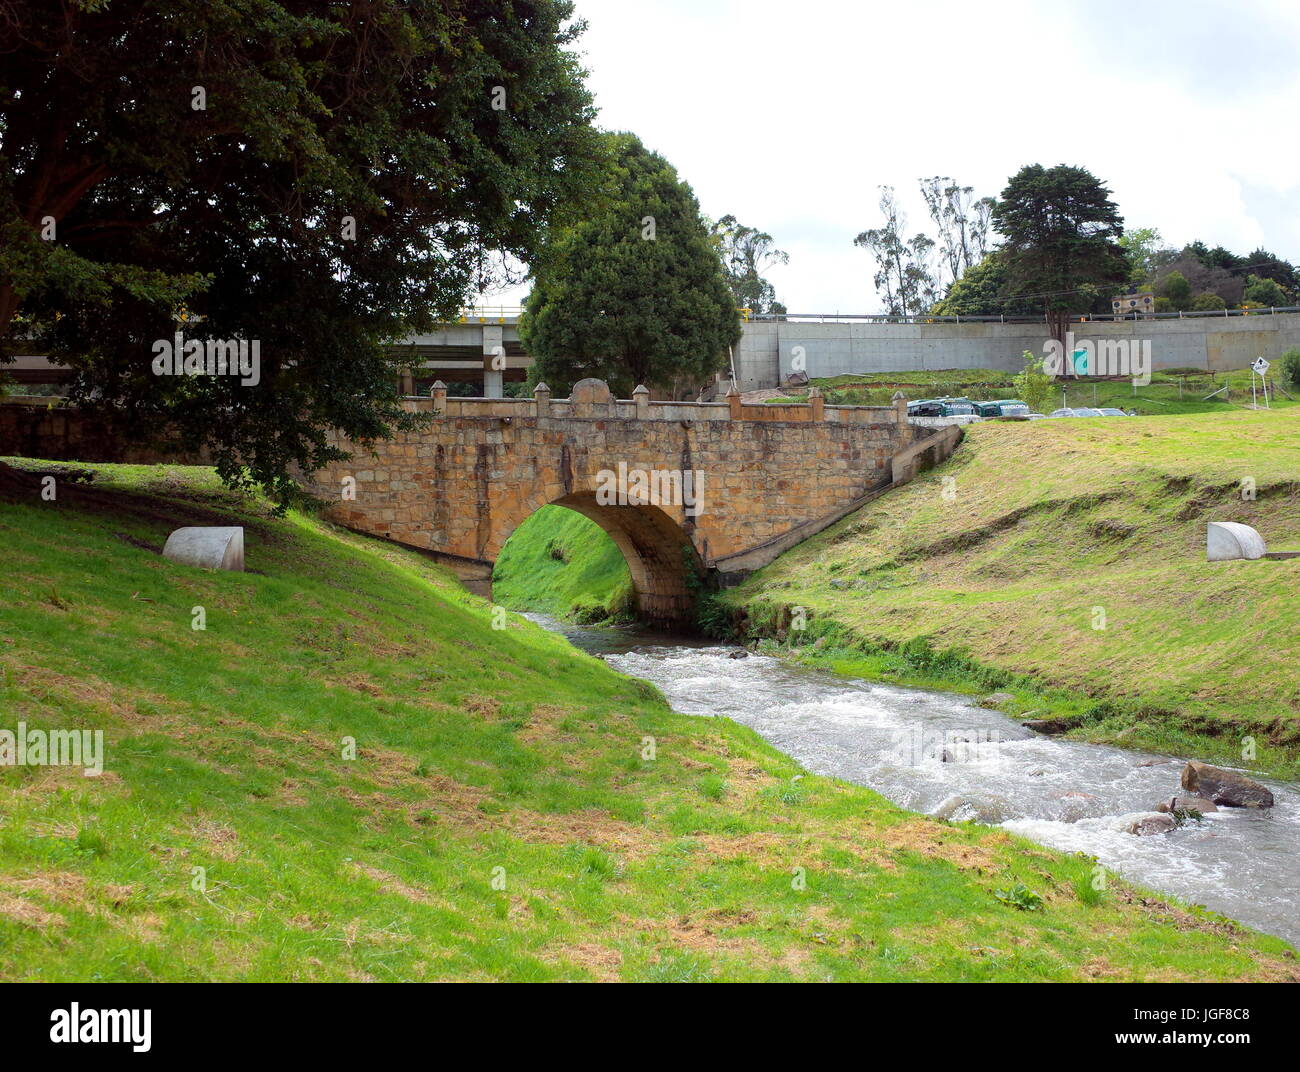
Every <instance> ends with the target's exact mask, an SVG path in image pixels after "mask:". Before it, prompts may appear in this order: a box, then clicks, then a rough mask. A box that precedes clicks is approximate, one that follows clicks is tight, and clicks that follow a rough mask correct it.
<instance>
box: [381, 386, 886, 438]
mask: <svg viewBox="0 0 1300 1072" xmlns="http://www.w3.org/2000/svg"><path fill="white" fill-rule="evenodd" d="M640 391H645V388H641V387H638V388H637V391H636V392H633V393H634V394H636V393H637V392H640ZM649 394H650V393H649V391H645V394H644V395H640V396H639V397H636V398H613V397H610V398H608V399H604V400H583V401H577V402H575V401H574V400H573V399H571V398H552V397H551V393H550V390H549V389H546V388H545V385H539V389H538V390H536V391H534V393H533V397H532V398H453V397H449V396H448V394H447V388H446V386H445V385H443V384H442V383H441V381H440V382H439V383H437V384H434V387H433V391H432V392H431V394H430V396H429V397H427V398H425V397H414V396H412V397H408V398H406V399H405V400H404V401H403V406H404V407H405V408H406V409H407V410H409V411H411V412H416V413H431V414H433V415H434V416H437V417H509V418H515V417H552V418H563V419H566V420H569V419H579V420H580V419H584V418H586V419H595V420H624V421H630V420H641V421H647V420H648V421H764V422H769V423H788V422H792V421H797V422H806V421H832V422H836V423H839V424H896V425H900V426H902V427H907V425H908V420H907V405H906V402H904V403H903V405H902V406H901V407H899V406H898V405H897V404H896V405H893V406H826V405H823V404H821V398H820V396H815V397H814V398H813V400H812V401H810V402H790V403H773V404H770V405H769V404H767V403H761V404H757V405H755V404H752V403H751V404H742V403H741V402H740V401H739V396H737V395H731V396H729V397H728V400H727V401H726V402H674V401H667V400H663V401H653V402H652V401H650V398H649Z"/></svg>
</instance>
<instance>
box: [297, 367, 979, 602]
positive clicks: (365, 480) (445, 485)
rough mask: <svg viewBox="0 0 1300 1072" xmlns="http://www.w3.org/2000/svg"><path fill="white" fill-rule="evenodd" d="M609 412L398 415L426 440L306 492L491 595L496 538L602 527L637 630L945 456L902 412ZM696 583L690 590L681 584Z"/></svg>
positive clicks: (586, 400)
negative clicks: (554, 520)
mask: <svg viewBox="0 0 1300 1072" xmlns="http://www.w3.org/2000/svg"><path fill="white" fill-rule="evenodd" d="M810 394H811V397H810V399H809V401H808V402H806V403H791V404H780V405H745V404H742V402H741V399H740V396H739V395H737V394H735V393H733V394H731V395H729V396H728V397H727V399H726V401H725V402H717V403H694V402H652V401H650V395H649V392H648V391H647V390H646V389H645V388H644V387H639V388H637V390H636V391H635V392H634V397H633V398H632V399H630V400H620V399H615V398H613V397H612V396H611V394H610V391H609V389H608V387H607V386H606V385H605V384H604V383H603V382H601V381H599V380H584V381H582V382H581V383H579V384H577V385H575V387H574V389H573V391H572V395H571V397H570V398H568V399H552V398H551V397H550V391H549V390H548V389H547V388H546V387H545V385H539V386H538V388H537V390H536V391H535V392H534V395H533V397H532V398H522V399H509V398H493V399H463V398H448V397H447V392H446V389H445V387H444V386H443V385H442V384H441V383H437V384H435V385H434V387H433V390H432V392H431V395H430V397H429V398H420V399H408V400H407V402H406V406H407V407H408V408H409V409H412V410H416V411H419V412H425V413H429V414H430V415H431V419H430V420H429V422H428V424H427V425H426V426H425V427H424V428H422V429H420V430H418V431H414V432H410V433H401V434H398V435H397V436H396V437H395V438H393V439H391V440H385V441H382V442H379V443H376V444H374V445H372V446H361V445H359V444H355V443H350V442H348V441H346V440H337V441H336V442H337V443H338V445H339V446H341V447H343V448H344V449H347V450H349V451H351V452H352V458H351V459H350V460H349V461H347V462H342V463H335V464H333V465H331V466H329V467H328V468H326V469H323V470H320V471H319V472H317V473H315V474H313V475H312V476H311V477H310V478H309V479H308V480H307V481H306V483H307V485H308V487H309V489H310V490H311V491H312V492H313V493H314V494H316V495H318V496H320V497H321V498H322V499H324V500H326V501H333V502H335V503H336V504H337V505H334V506H332V507H330V508H329V510H328V511H327V516H329V517H330V518H331V519H332V520H334V521H336V522H337V523H340V524H342V525H345V526H347V527H348V528H352V529H355V530H358V531H361V532H365V533H369V534H371V535H375V536H382V537H385V538H387V539H391V540H395V541H397V542H399V543H403V544H408V545H410V546H413V547H417V548H423V549H425V550H427V551H429V552H432V553H434V554H435V556H437V557H439V558H440V559H442V560H444V561H446V562H447V563H448V564H450V565H451V566H453V567H454V568H455V569H456V571H457V573H458V574H459V575H460V577H461V578H462V580H463V581H465V583H466V584H467V585H468V586H469V587H471V588H472V589H474V590H476V591H478V592H480V593H481V594H485V595H490V591H491V589H490V586H491V576H492V568H493V564H494V563H495V561H496V558H497V556H498V555H499V554H500V552H501V549H502V547H503V546H504V545H505V542H506V541H507V540H508V539H509V538H510V535H511V533H513V532H514V530H515V529H516V528H517V527H518V526H519V525H520V524H521V523H522V522H523V521H524V520H525V519H527V518H528V517H529V516H530V515H531V514H532V513H533V512H534V511H536V510H538V509H539V508H541V507H542V506H546V505H548V504H556V505H559V506H564V507H568V508H569V509H571V510H576V511H578V512H579V513H581V514H584V515H586V516H587V517H589V518H591V520H593V521H595V522H596V523H597V524H598V525H600V526H601V528H603V529H604V530H605V531H606V532H607V533H609V535H610V537H611V538H612V539H613V540H614V543H615V544H616V545H617V546H618V547H619V549H620V550H621V551H622V552H623V555H624V556H625V557H626V559H627V562H628V566H629V568H630V570H631V575H632V581H633V584H634V586H635V589H636V593H637V600H638V608H639V611H640V613H641V615H642V616H643V617H645V618H647V619H649V620H651V621H658V622H662V623H672V622H678V621H683V620H686V619H688V618H689V617H690V614H691V611H692V604H693V598H692V590H693V587H695V585H694V584H693V583H692V581H693V580H695V581H698V580H699V579H701V578H706V577H707V578H710V579H711V581H712V583H717V584H721V585H724V586H725V585H727V584H732V583H738V581H739V579H741V578H743V577H744V576H745V575H746V574H747V573H749V572H750V571H752V570H754V569H757V568H758V567H759V566H762V565H765V564H766V563H768V562H770V561H771V560H772V559H773V558H775V557H776V556H777V555H778V554H780V553H781V552H782V551H784V550H786V549H787V548H789V547H791V546H793V545H794V544H796V543H798V542H799V541H800V540H803V539H806V538H807V537H808V536H811V535H812V534H813V533H815V532H818V531H820V530H821V529H823V528H825V527H826V526H827V525H830V524H832V523H833V522H835V521H837V520H839V519H840V518H841V517H843V516H844V515H845V514H847V513H849V512H850V511H852V510H853V509H856V508H857V507H858V506H861V505H862V504H863V503H865V502H866V501H868V500H869V499H870V498H872V497H874V496H875V495H878V494H880V492H881V491H882V490H884V489H886V488H887V487H889V486H891V484H894V483H899V482H902V481H904V480H907V479H910V478H911V476H912V475H914V474H915V472H916V471H918V469H920V468H925V467H928V466H929V465H931V464H934V463H935V462H937V461H940V460H942V458H945V457H947V455H948V454H949V453H951V451H952V448H953V446H954V445H955V444H956V442H957V440H958V438H959V435H960V433H959V432H958V430H957V429H955V428H952V429H944V430H942V431H940V432H937V433H934V434H931V435H929V437H928V438H926V439H923V440H918V439H916V438H914V432H915V435H917V436H919V435H924V434H926V433H927V432H929V431H930V430H928V429H915V430H914V429H913V428H912V427H911V426H910V425H909V424H908V421H907V415H906V401H905V400H904V399H903V398H902V397H901V396H898V397H896V399H895V403H894V405H893V406H889V407H871V406H827V405H825V404H824V402H823V399H822V398H821V397H820V395H819V393H818V392H817V390H816V388H814V389H813V390H812V392H810ZM692 575H694V578H693V577H692Z"/></svg>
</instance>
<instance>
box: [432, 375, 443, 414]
mask: <svg viewBox="0 0 1300 1072" xmlns="http://www.w3.org/2000/svg"><path fill="white" fill-rule="evenodd" d="M429 397H430V398H431V399H433V412H434V413H436V414H442V413H446V412H447V385H446V384H445V383H443V382H442V380H434V381H433V386H432V387H430V388H429Z"/></svg>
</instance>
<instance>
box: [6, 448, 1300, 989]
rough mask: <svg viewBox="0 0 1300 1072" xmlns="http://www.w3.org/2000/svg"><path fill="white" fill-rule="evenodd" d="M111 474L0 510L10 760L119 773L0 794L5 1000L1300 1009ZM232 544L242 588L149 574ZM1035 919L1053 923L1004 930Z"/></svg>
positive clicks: (829, 788) (693, 726) (1107, 916)
mask: <svg viewBox="0 0 1300 1072" xmlns="http://www.w3.org/2000/svg"><path fill="white" fill-rule="evenodd" d="M95 468H96V470H97V472H98V474H99V475H98V477H97V479H96V480H95V482H94V484H93V485H92V486H91V487H90V488H88V489H82V490H77V489H74V488H72V487H71V486H65V485H64V484H63V483H60V484H59V492H58V499H57V500H56V501H55V502H42V501H40V500H39V498H38V497H37V496H35V495H31V496H27V497H22V496H20V497H19V501H9V502H0V533H2V534H3V538H4V542H5V547H6V560H5V568H4V570H3V571H2V572H0V710H2V711H3V718H2V719H0V724H2V725H4V726H6V727H9V728H12V727H13V724H14V723H16V722H18V721H20V720H21V721H25V722H26V723H27V724H28V725H29V726H35V727H46V728H54V727H58V728H74V727H87V728H102V729H103V730H104V731H105V734H106V738H107V742H106V744H107V763H106V770H105V773H104V774H103V775H102V776H100V777H98V778H85V777H82V776H81V775H80V773H79V772H77V771H76V770H74V769H70V768H32V767H23V768H12V767H11V768H0V977H3V978H5V979H28V980H52V979H63V980H157V979H171V980H207V979H218V980H220V979H291V980H345V979H360V980H372V979H373V980H390V979H483V980H487V979H513V980H551V979H593V978H594V979H625V980H656V981H674V980H682V981H685V980H692V981H694V980H706V979H771V980H784V979H795V980H820V979H876V980H903V979H931V980H938V979H954V980H972V981H975V980H994V979H1020V980H1068V979H1146V980H1167V979H1296V978H1300V972H1298V971H1297V965H1296V963H1295V954H1294V952H1293V951H1292V950H1290V949H1289V947H1287V946H1286V944H1285V943H1283V942H1282V941H1280V940H1277V939H1274V938H1269V937H1264V936H1259V935H1256V934H1253V933H1250V932H1247V931H1245V930H1243V929H1241V928H1239V927H1237V926H1236V925H1234V924H1231V923H1229V922H1226V921H1224V920H1223V919H1221V918H1220V917H1218V916H1215V915H1213V914H1212V913H1209V912H1206V911H1204V910H1201V909H1195V908H1190V909H1189V908H1184V907H1181V906H1179V905H1177V904H1175V903H1172V902H1169V901H1162V900H1161V899H1160V898H1159V897H1156V896H1154V895H1143V896H1142V897H1138V896H1136V895H1135V894H1134V892H1133V890H1132V889H1131V887H1129V886H1127V885H1126V884H1124V883H1123V882H1120V881H1118V880H1116V879H1113V878H1112V879H1111V880H1110V882H1109V884H1108V886H1107V889H1106V891H1105V893H1104V894H1102V895H1101V896H1100V897H1096V896H1093V895H1092V894H1091V890H1090V889H1089V894H1088V895H1087V896H1084V895H1081V894H1080V890H1081V889H1082V888H1083V887H1085V886H1089V887H1090V883H1091V876H1092V869H1093V866H1094V865H1093V862H1092V861H1091V860H1089V859H1085V858H1081V857H1070V856H1065V855H1062V854H1060V853H1056V852H1050V851H1047V850H1045V849H1041V848H1039V847H1036V846H1034V845H1032V844H1030V843H1028V842H1026V841H1023V840H1021V839H1018V838H1015V837H1012V836H1010V835H1009V834H1007V833H1005V832H1002V831H996V830H989V829H986V828H980V827H975V826H966V825H961V824H949V823H944V822H940V821H937V820H932V819H929V818H925V817H921V816H915V815H911V814H909V813H907V812H904V811H902V810H900V809H898V808H896V807H894V806H892V805H891V804H889V803H888V802H886V801H884V800H883V799H882V798H880V797H879V796H877V795H876V794H874V793H871V792H870V791H868V790H866V789H862V788H859V787H855V786H851V785H847V784H844V783H840V782H836V781H833V780H830V779H825V778H819V777H815V776H812V775H806V774H804V772H802V771H801V770H800V769H799V768H798V766H797V765H796V764H795V763H794V762H793V761H791V760H790V759H789V758H787V757H785V756H783V755H781V754H779V753H778V752H776V751H775V750H774V749H772V748H771V747H769V746H768V745H766V744H765V743H764V742H763V741H762V740H760V739H759V738H758V737H757V736H756V735H755V734H753V733H752V732H751V731H749V730H747V729H745V728H743V727H741V726H738V725H736V724H734V723H732V722H730V721H727V720H722V719H701V718H693V717H686V716H681V715H677V714H674V713H673V712H672V711H671V710H669V709H668V707H667V706H666V705H665V704H664V702H663V701H662V698H661V697H660V696H659V695H658V693H657V692H656V691H655V690H654V689H653V688H652V687H650V686H648V685H646V684H644V683H642V682H638V681H636V680H633V679H629V678H626V677H623V676H621V675H619V674H616V673H614V672H613V671H612V670H611V669H610V668H608V667H607V666H606V665H605V664H604V663H603V662H601V661H599V660H597V659H594V658H591V657H588V656H586V655H583V654H580V653H577V652H575V651H574V650H573V649H572V648H570V647H569V646H568V645H567V644H566V643H565V642H564V641H563V640H562V639H560V638H559V637H557V636H554V635H552V634H549V633H546V632H544V631H543V630H540V629H538V628H536V627H534V626H532V625H531V624H530V623H528V622H526V621H524V620H522V619H518V618H511V619H509V621H508V623H507V627H506V628H504V629H499V630H498V629H493V628H492V621H493V615H492V613H491V608H490V607H489V606H488V605H487V604H485V603H483V602H482V601H480V600H478V599H476V598H475V597H473V596H470V595H468V594H466V593H464V592H463V591H461V590H460V589H459V588H457V587H456V585H455V584H454V582H453V581H452V580H451V579H450V577H449V576H448V575H447V574H446V573H444V572H443V571H442V570H441V569H440V568H438V567H436V566H434V565H432V564H431V563H430V562H429V561H428V560H427V559H425V558H423V557H421V556H419V555H418V554H415V553H412V552H407V551H405V550H402V549H400V548H397V547H395V546H393V545H388V544H382V543H378V542H375V541H371V540H367V539H365V538H362V537H358V536H355V535H352V534H349V533H346V532H343V531H339V530H336V529H333V528H331V527H329V526H327V525H325V524H322V523H320V522H318V521H316V520H313V519H311V518H308V517H304V516H301V515H290V516H289V517H288V518H286V519H283V520H277V519H273V518H271V517H269V516H268V514H267V510H266V509H265V506H264V505H263V504H260V503H258V502H252V501H246V500H242V499H239V498H236V497H233V496H231V495H228V494H226V493H223V492H221V491H219V490H218V489H216V488H215V486H214V485H213V482H212V479H211V474H209V473H206V472H204V471H198V470H181V469H173V470H141V469H128V468H124V467H123V468H114V467H107V466H97V467H95ZM217 520H235V521H237V522H238V523H241V524H243V525H245V527H246V536H247V550H248V564H249V567H250V569H251V570H253V571H256V572H248V573H243V574H229V573H214V572H205V571H202V570H197V569H191V568H187V567H181V566H177V565H174V564H170V563H168V562H166V561H164V560H163V559H161V558H160V557H159V555H158V554H157V553H156V550H154V548H156V547H158V546H159V545H161V543H162V542H163V540H164V539H165V536H166V534H167V532H168V531H169V530H170V529H172V528H175V527H177V526H179V525H182V524H194V523H200V524H202V523H212V522H213V521H217ZM196 607H202V608H204V610H205V613H206V626H207V628H206V629H205V630H202V631H199V630H195V629H194V628H192V623H193V621H194V620H195V617H194V608H196ZM349 739H352V740H355V742H356V748H357V754H356V758H355V759H348V758H344V750H345V748H346V747H347V744H348V740H349ZM797 775H803V776H802V777H800V778H799V779H798V780H797V781H796V780H795V779H796V776H797ZM198 869H202V870H201V871H200V870H198ZM200 879H201V880H202V881H200ZM1016 883H1023V884H1024V885H1025V886H1027V887H1029V888H1030V889H1032V890H1033V891H1035V892H1036V893H1038V894H1040V895H1041V896H1042V897H1043V898H1044V899H1045V903H1044V906H1043V909H1042V910H1041V911H1034V912H1026V911H1020V910H1018V909H1017V908H1016V907H1014V906H1013V905H1008V904H1004V903H1002V902H1000V901H999V900H998V899H997V898H996V896H995V893H996V891H997V890H1002V889H1011V888H1014V887H1015V885H1016Z"/></svg>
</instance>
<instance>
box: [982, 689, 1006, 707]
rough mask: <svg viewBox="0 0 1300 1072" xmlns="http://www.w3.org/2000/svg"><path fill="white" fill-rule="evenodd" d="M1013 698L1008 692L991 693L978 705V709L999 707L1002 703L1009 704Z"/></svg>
mask: <svg viewBox="0 0 1300 1072" xmlns="http://www.w3.org/2000/svg"><path fill="white" fill-rule="evenodd" d="M1014 699H1015V697H1014V696H1012V695H1011V693H1009V692H991V693H989V694H988V695H987V696H985V697H984V699H982V700H981V701H980V703H979V705H980V707H1001V706H1002V705H1003V704H1004V703H1009V702H1010V701H1011V700H1014Z"/></svg>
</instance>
